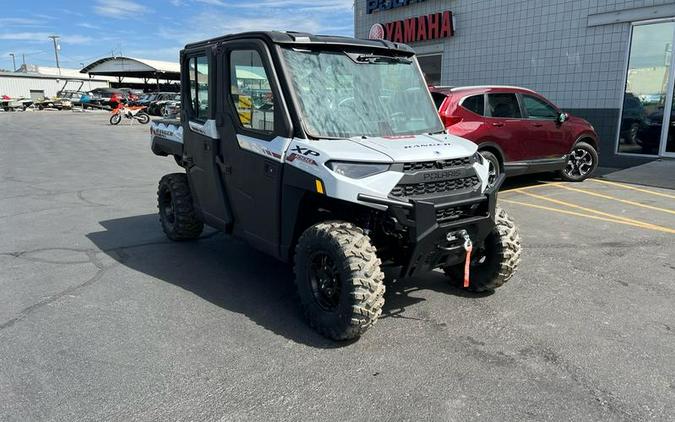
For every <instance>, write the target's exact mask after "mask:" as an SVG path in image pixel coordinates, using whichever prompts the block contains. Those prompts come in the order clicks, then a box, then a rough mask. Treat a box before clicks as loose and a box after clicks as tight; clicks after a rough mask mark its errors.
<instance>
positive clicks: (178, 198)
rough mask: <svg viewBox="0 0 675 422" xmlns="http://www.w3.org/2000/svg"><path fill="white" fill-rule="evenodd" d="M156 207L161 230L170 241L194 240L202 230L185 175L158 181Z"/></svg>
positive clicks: (169, 176) (202, 226)
mask: <svg viewBox="0 0 675 422" xmlns="http://www.w3.org/2000/svg"><path fill="white" fill-rule="evenodd" d="M157 207H158V208H159V221H160V223H162V230H164V233H165V234H166V236H167V237H168V238H169V239H171V240H190V239H196V238H198V237H199V235H201V234H202V231H203V230H204V223H202V222H201V221H200V220H199V219H197V215H196V214H195V210H194V206H193V204H192V194H191V193H190V185H189V184H188V179H187V175H186V174H185V173H173V174H167V175H166V176H164V177H162V179H161V180H160V181H159V189H158V190H157Z"/></svg>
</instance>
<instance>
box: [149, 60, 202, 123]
mask: <svg viewBox="0 0 675 422" xmlns="http://www.w3.org/2000/svg"><path fill="white" fill-rule="evenodd" d="M188 63H189V64H188V66H189V69H188V70H189V72H190V108H191V109H192V115H193V116H196V117H197V118H198V119H200V120H206V119H208V118H209V62H208V59H207V58H206V56H197V57H192V58H190V61H189V62H188ZM164 97H166V98H164ZM169 98H170V96H167V95H163V96H161V98H158V99H169Z"/></svg>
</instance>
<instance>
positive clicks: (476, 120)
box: [429, 86, 598, 181]
mask: <svg viewBox="0 0 675 422" xmlns="http://www.w3.org/2000/svg"><path fill="white" fill-rule="evenodd" d="M429 90H430V92H431V96H432V97H433V99H434V102H435V103H436V106H437V107H438V112H439V114H440V117H441V120H442V121H443V123H444V125H445V127H446V129H447V131H448V133H450V134H452V135H457V136H460V137H462V138H466V139H469V140H471V141H473V142H475V143H476V144H478V148H479V151H480V152H481V154H482V155H483V157H484V158H485V159H486V160H488V161H489V162H490V180H491V181H495V180H497V178H498V177H499V175H500V174H501V173H502V172H506V175H507V176H514V175H517V174H525V173H541V172H549V171H556V172H558V173H559V174H560V176H561V177H562V178H563V179H565V180H568V181H582V180H584V179H586V178H587V177H588V176H590V175H591V174H592V173H593V171H594V170H595V169H596V167H597V165H598V135H597V134H596V133H595V129H594V128H593V126H592V125H591V124H590V123H589V122H587V121H586V120H584V119H581V118H579V117H574V116H570V115H569V114H567V113H564V112H563V111H561V110H560V109H559V108H558V107H557V106H556V105H554V104H553V103H552V102H551V101H549V100H547V99H546V98H544V97H543V96H541V95H540V94H537V93H536V92H534V91H532V90H530V89H527V88H520V87H511V86H473V87H430V88H429Z"/></svg>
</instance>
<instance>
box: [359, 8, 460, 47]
mask: <svg viewBox="0 0 675 422" xmlns="http://www.w3.org/2000/svg"><path fill="white" fill-rule="evenodd" d="M454 35H455V25H454V22H453V19H452V12H451V11H449V10H447V11H445V12H438V13H431V14H429V15H423V16H416V17H412V18H407V19H403V20H398V21H394V22H387V23H376V24H374V25H373V26H372V27H371V28H370V32H369V34H368V38H370V39H372V40H389V41H393V42H398V43H405V44H409V43H412V42H417V41H428V40H437V39H440V38H447V37H452V36H454Z"/></svg>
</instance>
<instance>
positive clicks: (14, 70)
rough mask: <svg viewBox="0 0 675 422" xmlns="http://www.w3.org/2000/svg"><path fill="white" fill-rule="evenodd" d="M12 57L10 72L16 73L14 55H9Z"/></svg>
mask: <svg viewBox="0 0 675 422" xmlns="http://www.w3.org/2000/svg"><path fill="white" fill-rule="evenodd" d="M9 55H10V56H12V72H16V61H15V60H14V53H9Z"/></svg>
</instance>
